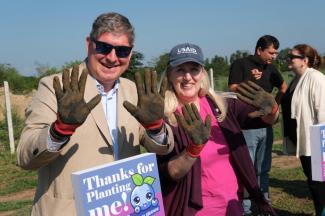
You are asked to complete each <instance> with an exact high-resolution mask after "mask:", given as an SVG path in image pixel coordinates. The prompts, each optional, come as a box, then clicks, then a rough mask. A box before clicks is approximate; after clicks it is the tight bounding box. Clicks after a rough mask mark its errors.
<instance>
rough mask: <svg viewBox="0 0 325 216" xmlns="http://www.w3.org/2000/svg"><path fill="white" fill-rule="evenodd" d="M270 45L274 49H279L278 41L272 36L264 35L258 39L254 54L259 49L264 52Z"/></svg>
mask: <svg viewBox="0 0 325 216" xmlns="http://www.w3.org/2000/svg"><path fill="white" fill-rule="evenodd" d="M272 45H273V47H274V49H278V48H279V47H280V42H279V40H278V39H277V38H276V37H274V36H272V35H264V36H262V37H260V38H259V39H258V41H257V43H256V47H255V53H256V51H257V49H258V48H259V47H260V48H261V49H262V50H265V49H267V48H269V47H270V46H272Z"/></svg>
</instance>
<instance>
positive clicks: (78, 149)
mask: <svg viewBox="0 0 325 216" xmlns="http://www.w3.org/2000/svg"><path fill="white" fill-rule="evenodd" d="M84 67H85V64H84V63H82V64H81V66H80V67H79V68H80V71H81V70H82V69H83V68H84ZM59 76H60V77H61V75H59ZM53 77H54V76H49V77H45V78H43V79H41V80H40V84H39V87H38V91H37V93H36V95H35V96H34V98H33V99H32V102H31V104H30V105H29V107H28V108H27V109H26V117H27V118H26V126H25V128H24V130H23V132H22V135H21V138H20V142H19V145H18V149H17V160H18V165H19V166H21V167H22V168H24V169H38V185H37V190H36V194H35V198H34V205H33V209H32V215H40V216H47V215H49V216H51V215H60V216H61V215H69V216H70V215H76V210H75V203H74V195H73V189H72V184H71V173H72V172H75V171H79V170H83V169H86V168H90V167H94V166H97V165H101V164H105V163H108V162H111V161H114V156H113V146H112V138H111V136H110V133H109V129H108V124H107V121H106V118H105V115H104V111H103V108H102V105H101V104H98V105H97V106H96V107H95V108H94V109H93V110H92V111H91V114H90V115H89V116H88V118H87V119H86V121H85V122H84V123H83V125H81V126H80V127H79V128H77V130H76V131H75V133H74V134H73V135H72V136H71V139H70V141H69V142H68V143H67V144H66V145H65V146H64V147H63V148H62V149H61V150H60V151H58V152H49V151H48V150H47V143H48V137H49V127H50V125H51V124H52V122H54V121H55V120H56V115H57V102H56V97H55V93H54V90H53V86H52V85H53ZM136 92H137V91H136V87H135V84H134V83H133V82H131V81H129V80H127V79H123V78H121V79H120V86H119V89H118V93H117V112H118V113H117V122H118V123H117V124H118V129H119V155H120V158H121V159H122V158H126V157H129V156H133V155H137V154H139V153H140V147H139V144H140V143H141V144H143V145H144V146H145V147H146V148H147V149H148V150H149V151H153V152H156V153H158V154H167V153H168V152H170V151H171V150H172V148H173V146H174V143H173V142H174V141H173V136H172V132H171V130H170V128H169V127H168V128H167V132H168V134H169V136H168V141H167V145H159V144H158V143H155V142H154V141H153V140H152V139H150V138H149V137H148V135H147V134H146V133H145V131H144V129H143V128H142V127H141V126H140V124H139V123H138V122H137V121H136V119H135V118H134V117H133V116H132V115H131V114H130V113H129V112H128V111H127V110H126V109H125V108H124V107H123V105H122V103H123V101H124V100H128V101H130V102H131V103H133V104H137V99H138V98H137V93H136ZM96 94H98V91H97V88H96V81H95V80H94V79H93V78H92V77H90V76H88V78H87V83H86V90H85V96H84V98H85V101H86V102H88V101H89V100H90V99H91V98H93V97H94V96H95V95H96Z"/></svg>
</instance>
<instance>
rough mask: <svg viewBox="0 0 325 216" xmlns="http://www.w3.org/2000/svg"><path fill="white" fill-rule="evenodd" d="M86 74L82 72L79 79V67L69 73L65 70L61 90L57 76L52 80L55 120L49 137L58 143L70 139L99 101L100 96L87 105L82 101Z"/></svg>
mask: <svg viewBox="0 0 325 216" xmlns="http://www.w3.org/2000/svg"><path fill="white" fill-rule="evenodd" d="M87 75H88V72H87V70H83V71H82V74H81V76H80V78H79V80H78V77H79V66H74V67H73V69H72V72H71V76H70V72H69V70H68V69H65V70H64V71H63V74H62V84H63V86H62V88H61V84H60V80H59V77H58V76H55V77H54V79H53V88H54V91H55V95H56V99H57V107H58V111H57V120H56V121H55V122H54V123H53V124H52V125H51V128H50V135H51V136H52V138H54V139H56V140H58V141H60V140H65V139H67V138H68V137H70V136H71V135H72V134H73V133H74V131H75V130H76V129H77V128H78V127H79V126H80V125H82V124H83V123H84V121H85V120H86V119H87V116H88V115H89V113H90V111H91V110H92V109H93V108H94V107H95V106H96V105H97V104H98V103H99V102H100V101H101V97H100V95H97V96H95V97H94V98H92V99H91V100H90V101H89V102H88V103H86V102H85V100H84V92H85V86H86V80H87Z"/></svg>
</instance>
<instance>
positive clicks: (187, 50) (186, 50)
mask: <svg viewBox="0 0 325 216" xmlns="http://www.w3.org/2000/svg"><path fill="white" fill-rule="evenodd" d="M185 62H196V63H198V64H200V65H202V66H203V65H204V58H203V53H202V50H201V48H200V47H199V46H197V45H195V44H190V43H183V44H178V45H176V46H174V47H173V48H172V50H171V51H170V53H169V61H168V65H170V66H172V67H176V66H178V65H180V64H183V63H185Z"/></svg>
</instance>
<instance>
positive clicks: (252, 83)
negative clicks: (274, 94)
mask: <svg viewBox="0 0 325 216" xmlns="http://www.w3.org/2000/svg"><path fill="white" fill-rule="evenodd" d="M247 83H248V85H249V86H250V87H252V88H254V89H255V90H256V91H259V90H261V89H262V87H261V86H259V85H257V84H256V83H254V82H252V81H247Z"/></svg>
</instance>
